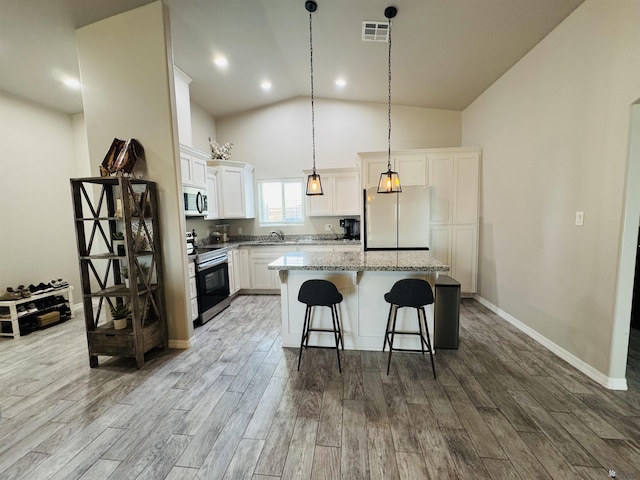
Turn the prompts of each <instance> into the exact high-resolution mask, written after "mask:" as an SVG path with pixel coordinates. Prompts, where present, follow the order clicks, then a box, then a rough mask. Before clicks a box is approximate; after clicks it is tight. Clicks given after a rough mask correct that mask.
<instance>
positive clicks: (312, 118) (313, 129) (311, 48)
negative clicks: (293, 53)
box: [309, 12, 316, 175]
mask: <svg viewBox="0 0 640 480" xmlns="http://www.w3.org/2000/svg"><path fill="white" fill-rule="evenodd" d="M311 24H312V22H311V12H309V58H310V59H311V62H310V63H311V143H312V145H313V174H314V175H315V174H316V124H315V115H314V112H313V29H312V26H311Z"/></svg>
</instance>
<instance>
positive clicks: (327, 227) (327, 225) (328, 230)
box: [324, 223, 333, 232]
mask: <svg viewBox="0 0 640 480" xmlns="http://www.w3.org/2000/svg"><path fill="white" fill-rule="evenodd" d="M332 229H333V225H331V224H330V223H325V224H324V230H325V232H330V231H331V230H332Z"/></svg>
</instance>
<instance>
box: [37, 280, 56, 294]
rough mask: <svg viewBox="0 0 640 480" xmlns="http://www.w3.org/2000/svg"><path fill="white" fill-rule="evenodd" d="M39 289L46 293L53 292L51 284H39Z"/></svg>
mask: <svg viewBox="0 0 640 480" xmlns="http://www.w3.org/2000/svg"><path fill="white" fill-rule="evenodd" d="M38 288H39V289H40V290H42V291H43V292H45V293H46V292H53V287H52V286H51V284H50V283H42V282H40V283H39V284H38Z"/></svg>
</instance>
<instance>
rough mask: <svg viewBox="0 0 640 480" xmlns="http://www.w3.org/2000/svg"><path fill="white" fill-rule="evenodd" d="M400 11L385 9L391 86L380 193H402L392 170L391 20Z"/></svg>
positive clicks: (396, 174)
mask: <svg viewBox="0 0 640 480" xmlns="http://www.w3.org/2000/svg"><path fill="white" fill-rule="evenodd" d="M397 13H398V9H397V8H396V7H387V8H385V9H384V16H385V17H387V19H388V20H389V57H388V58H389V62H388V64H389V84H388V87H389V88H388V92H389V96H388V99H389V101H388V104H387V105H388V109H387V120H388V121H389V130H388V134H387V171H386V172H382V173H381V174H380V181H379V182H378V193H399V192H402V186H401V185H400V177H399V176H398V172H394V171H392V170H391V19H392V18H394V17H395V16H396V14H397Z"/></svg>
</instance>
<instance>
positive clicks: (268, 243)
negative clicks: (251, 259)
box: [201, 238, 360, 249]
mask: <svg viewBox="0 0 640 480" xmlns="http://www.w3.org/2000/svg"><path fill="white" fill-rule="evenodd" d="M305 245H334V246H335V245H360V240H343V239H339V240H327V239H306V238H305V239H297V240H275V239H260V240H232V241H228V242H218V243H211V244H205V245H201V246H202V247H208V248H211V247H227V248H229V249H233V248H238V247H288V246H305Z"/></svg>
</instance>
